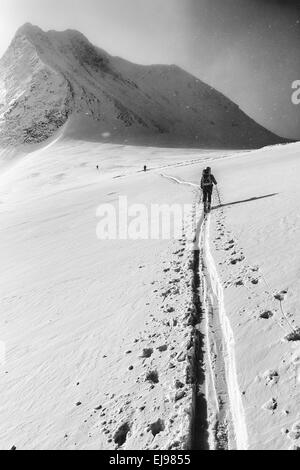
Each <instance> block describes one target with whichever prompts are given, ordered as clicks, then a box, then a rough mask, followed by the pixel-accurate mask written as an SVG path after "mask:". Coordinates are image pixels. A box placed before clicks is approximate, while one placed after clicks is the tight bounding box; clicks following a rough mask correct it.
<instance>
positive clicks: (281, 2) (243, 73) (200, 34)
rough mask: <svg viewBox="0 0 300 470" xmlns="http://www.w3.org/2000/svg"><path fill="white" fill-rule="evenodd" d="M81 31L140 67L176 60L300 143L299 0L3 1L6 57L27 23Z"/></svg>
mask: <svg viewBox="0 0 300 470" xmlns="http://www.w3.org/2000/svg"><path fill="white" fill-rule="evenodd" d="M28 21H29V22H31V23H33V24H36V25H38V26H40V27H42V28H43V29H46V30H48V29H57V30H63V29H66V28H72V29H78V30H80V31H81V32H83V33H84V34H85V35H86V36H87V37H88V38H89V40H90V41H91V42H93V43H94V44H96V45H98V46H100V47H102V48H103V49H106V50H107V52H109V53H111V54H114V55H119V56H122V57H124V58H125V59H129V60H132V61H134V62H138V63H144V64H147V63H175V64H178V65H180V66H181V67H183V68H185V69H186V70H188V71H190V72H192V73H193V74H195V75H197V76H198V77H199V78H201V79H203V80H205V81H206V82H208V83H209V84H211V85H213V86H215V87H216V88H217V89H219V90H220V91H222V92H223V93H225V94H226V95H227V96H229V97H230V98H231V99H233V100H234V101H235V102H237V103H238V104H239V105H240V106H241V107H242V109H244V110H245V111H246V112H247V113H248V114H250V115H251V116H252V117H254V118H255V119H256V120H257V121H259V122H260V123H262V124H263V125H265V126H266V127H268V128H269V129H271V130H273V131H275V132H277V133H280V134H281V135H285V136H289V137H298V138H300V105H299V106H296V105H293V104H292V102H291V95H292V89H291V86H292V82H293V81H295V80H300V53H299V52H300V0H0V55H2V54H3V53H4V52H5V50H6V48H7V47H8V45H9V42H10V40H11V39H12V37H13V35H14V34H15V31H16V30H17V28H18V27H19V26H21V25H22V24H23V23H25V22H28Z"/></svg>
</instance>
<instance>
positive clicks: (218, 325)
mask: <svg viewBox="0 0 300 470" xmlns="http://www.w3.org/2000/svg"><path fill="white" fill-rule="evenodd" d="M161 176H162V177H164V178H167V179H168V180H170V181H173V182H174V183H177V184H184V185H188V186H192V187H194V188H198V187H199V186H198V185H196V184H195V183H192V182H189V181H185V180H182V179H179V178H177V177H173V176H170V175H166V174H161ZM197 212H198V211H197ZM196 216H197V215H196ZM209 234H210V215H207V216H204V214H203V211H201V215H200V216H199V217H198V226H197V232H196V238H195V242H194V250H195V251H196V252H197V253H198V256H199V263H197V264H198V266H199V267H198V269H199V273H196V274H197V275H199V279H200V288H199V290H198V295H199V296H201V298H200V299H199V300H200V303H201V306H202V309H203V310H204V311H203V312H202V317H203V318H202V322H201V323H202V324H201V325H200V328H201V329H202V330H204V334H205V337H206V351H205V356H206V357H205V363H206V371H205V372H206V374H205V375H206V377H205V389H206V403H207V408H208V410H207V415H208V416H209V418H210V420H212V421H211V422H210V423H209V429H208V432H209V446H210V448H211V449H228V448H231V449H237V450H247V449H248V434H247V427H246V420H245V412H244V408H243V403H242V395H241V392H240V389H239V384H238V378H237V369H236V359H235V341H234V334H233V330H232V327H231V325H230V321H229V318H228V316H227V314H226V310H225V304H224V291H223V287H222V283H221V281H220V279H219V277H218V272H217V268H216V265H215V262H214V259H213V256H212V254H211V251H210V238H209ZM198 327H199V326H198ZM196 356H197V354H196ZM202 359H203V358H202ZM195 380H196V381H197V377H195ZM201 403H202V406H203V401H202V402H201ZM195 414H196V415H197V414H198V413H197V412H196V413H195ZM195 425H196V426H197V423H194V426H193V428H194V432H195ZM202 425H203V423H202ZM205 431H206V432H207V430H205ZM203 432H204V430H203ZM231 434H233V436H232V435H231ZM200 440H201V437H200ZM191 442H194V445H195V440H193V438H192V439H191Z"/></svg>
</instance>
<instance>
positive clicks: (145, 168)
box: [144, 165, 147, 173]
mask: <svg viewBox="0 0 300 470" xmlns="http://www.w3.org/2000/svg"><path fill="white" fill-rule="evenodd" d="M146 171H147V167H146V165H145V166H144V172H145V173H146Z"/></svg>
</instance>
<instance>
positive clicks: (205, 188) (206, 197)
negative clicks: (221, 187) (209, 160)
mask: <svg viewBox="0 0 300 470" xmlns="http://www.w3.org/2000/svg"><path fill="white" fill-rule="evenodd" d="M214 184H215V185H217V184H218V183H217V181H216V178H215V177H214V175H213V174H212V173H211V168H206V169H205V170H204V171H203V175H202V178H201V189H202V193H203V205H204V212H210V210H211V198H212V192H213V188H214Z"/></svg>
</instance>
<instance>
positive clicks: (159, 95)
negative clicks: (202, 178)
mask: <svg viewBox="0 0 300 470" xmlns="http://www.w3.org/2000/svg"><path fill="white" fill-rule="evenodd" d="M64 125H66V126H65V128H64V132H65V134H66V135H67V136H72V137H75V138H78V139H81V138H82V139H88V140H99V141H101V140H106V141H111V142H119V143H124V142H129V143H139V144H141V143H147V144H152V145H156V144H157V145H170V146H195V147H227V148H228V147H241V148H248V147H250V148H251V147H261V146H265V145H269V144H275V143H279V142H282V141H283V139H281V138H279V137H277V136H275V135H274V134H272V133H271V132H269V131H267V130H266V129H264V128H263V127H261V126H260V125H258V124H257V123H256V122H254V121H253V120H252V119H250V118H249V117H248V116H247V115H246V114H245V113H244V112H242V111H241V110H240V109H239V107H238V106H237V105H236V104H234V103H232V102H231V101H230V100H229V99H227V98H226V97H225V96H224V95H222V94H221V93H219V92H217V91H216V90H215V89H213V88H211V87H209V86H208V85H206V84H205V83H203V82H201V81H200V80H199V79H197V78H195V77H194V76H192V75H190V74H188V73H187V72H185V71H184V70H182V69H180V68H179V67H177V66H175V65H170V66H167V65H153V66H141V65H136V64H133V63H130V62H127V61H125V60H123V59H120V58H116V57H111V56H109V55H108V54H107V53H106V52H104V51H103V50H101V49H99V48H97V47H95V46H93V45H92V44H91V43H90V42H89V41H88V40H87V39H86V38H85V37H84V36H83V35H82V34H81V33H79V32H76V31H71V30H68V31H65V32H56V31H49V32H47V33H45V32H43V31H42V30H41V29H40V28H38V27H36V26H32V25H31V24H26V25H24V26H22V27H21V28H20V29H19V30H18V31H17V33H16V36H15V37H14V39H13V41H12V43H11V45H10V47H9V48H8V50H7V52H6V53H5V55H4V56H3V58H2V59H1V60H0V143H1V144H2V145H3V144H4V145H16V144H23V143H38V142H42V141H44V140H45V139H47V138H49V137H51V136H52V135H53V134H54V133H55V132H56V131H57V130H58V129H59V128H62V126H64Z"/></svg>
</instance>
